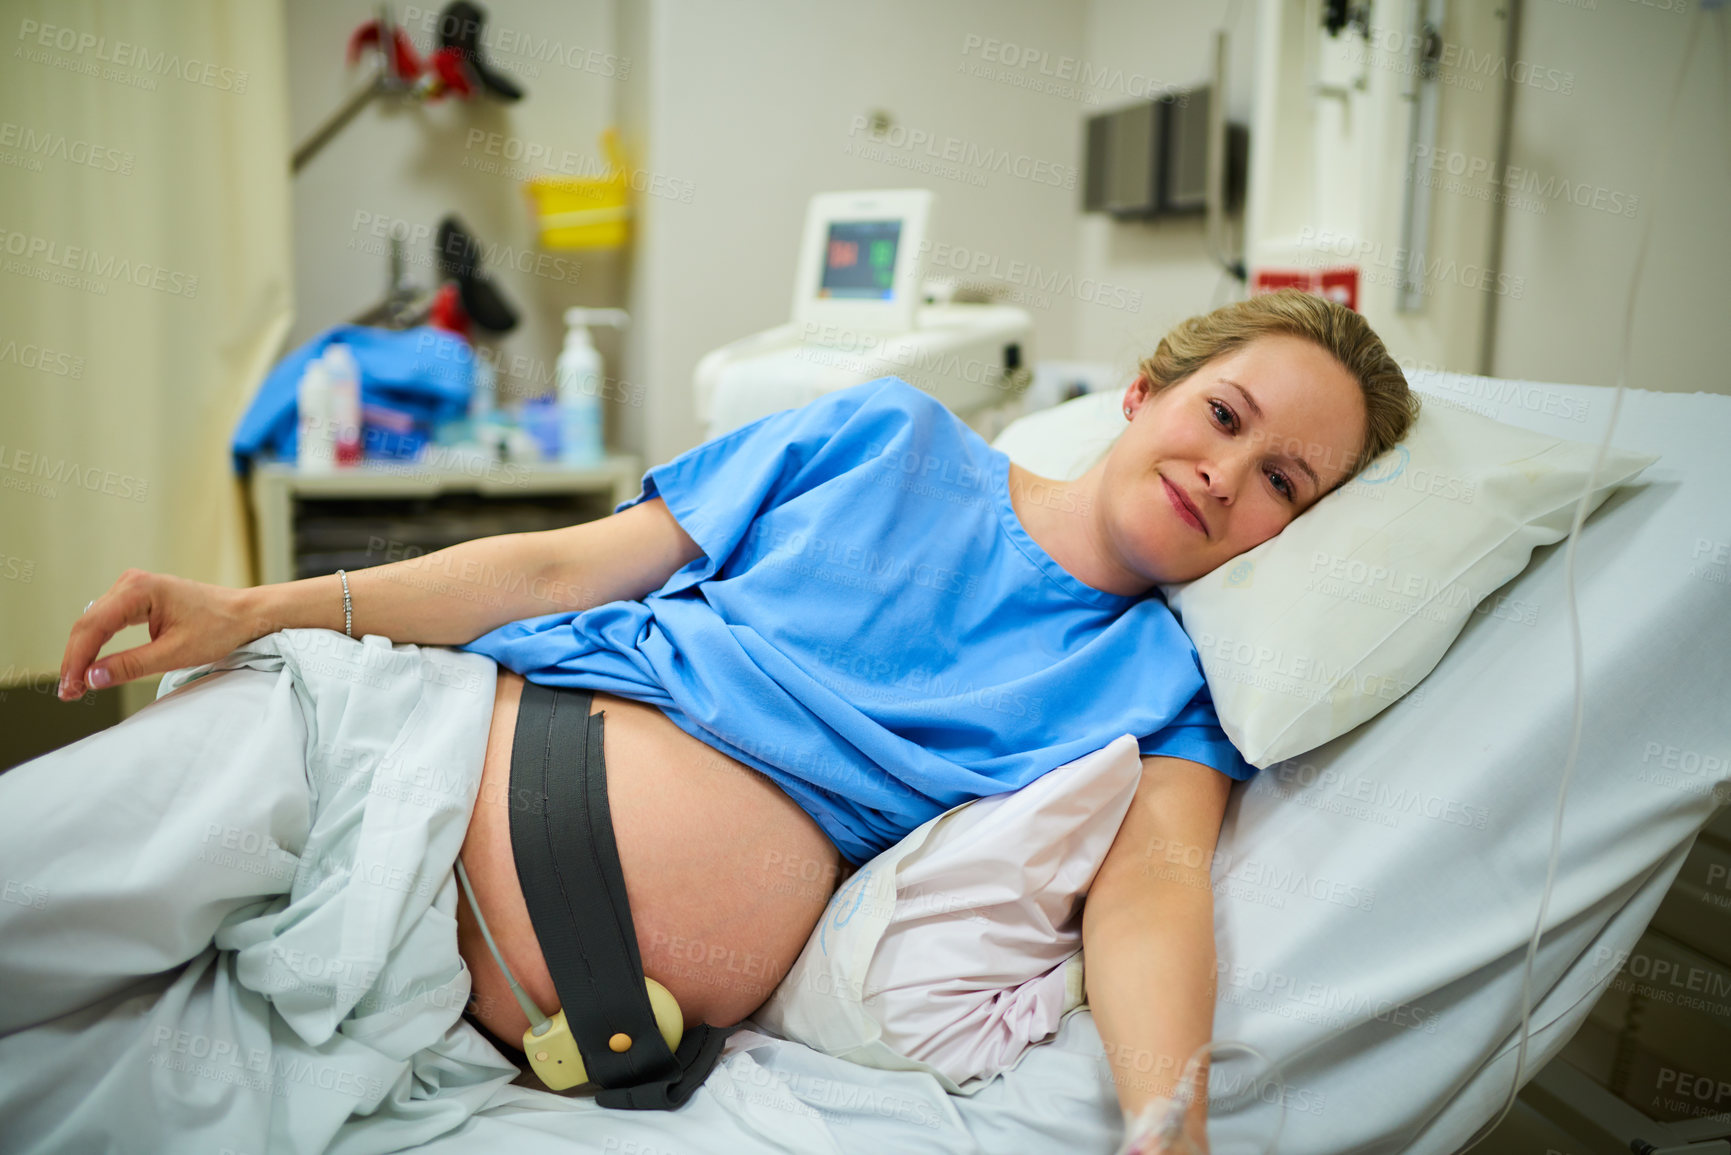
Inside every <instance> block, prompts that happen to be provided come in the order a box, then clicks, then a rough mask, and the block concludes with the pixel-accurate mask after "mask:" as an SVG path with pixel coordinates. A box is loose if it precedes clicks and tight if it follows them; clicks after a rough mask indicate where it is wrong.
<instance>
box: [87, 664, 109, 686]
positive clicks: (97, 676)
mask: <svg viewBox="0 0 1731 1155" xmlns="http://www.w3.org/2000/svg"><path fill="white" fill-rule="evenodd" d="M108 679H109V674H108V671H107V670H105V669H103V668H102V667H101V666H97V667H96V668H95V669H93V670H91V671H90V684H91V685H92V686H95V687H96V688H97V689H98V690H102V689H106V688H107V687H108Z"/></svg>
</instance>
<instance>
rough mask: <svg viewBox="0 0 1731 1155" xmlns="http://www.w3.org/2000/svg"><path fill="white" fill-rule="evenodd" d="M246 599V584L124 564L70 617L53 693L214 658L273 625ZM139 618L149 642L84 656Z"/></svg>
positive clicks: (66, 695)
mask: <svg viewBox="0 0 1731 1155" xmlns="http://www.w3.org/2000/svg"><path fill="white" fill-rule="evenodd" d="M249 605H250V601H249V599H248V598H247V591H246V590H231V589H227V588H224V587H223V586H213V585H206V584H204V583H203V582H195V581H188V580H187V579H185V578H178V577H174V576H172V575H170V574H158V573H146V572H145V571H143V570H137V569H129V570H127V571H126V572H125V573H123V574H121V575H120V580H119V581H117V582H115V583H114V585H113V586H112V587H111V588H110V589H109V591H108V592H107V593H105V594H103V595H102V596H101V597H99V598H97V599H96V600H95V601H94V602H91V603H90V606H89V608H88V609H86V610H85V611H84V613H83V614H82V615H80V617H79V619H78V621H76V622H75V623H73V626H72V635H71V636H70V637H69V638H68V639H67V640H66V653H65V654H64V656H62V657H61V659H60V697H61V699H62V700H64V701H70V700H71V699H73V698H77V697H79V696H81V695H82V694H83V693H84V692H85V686H86V685H88V686H90V687H91V688H92V689H97V690H101V689H106V688H107V687H109V686H118V685H120V684H121V683H122V682H130V681H132V680H134V679H136V678H142V677H145V676H146V675H148V674H162V673H166V672H168V671H169V670H178V669H180V668H182V667H184V666H200V665H203V664H204V663H206V662H214V661H216V660H217V659H218V658H221V657H223V656H224V655H226V654H227V653H229V652H230V651H231V650H233V649H235V648H236V647H237V646H243V645H245V644H246V643H247V642H250V641H252V640H253V639H254V638H257V637H261V636H263V635H264V634H268V633H270V632H271V631H272V629H274V628H275V627H273V626H272V625H271V624H270V623H269V622H266V621H262V620H260V619H259V618H258V617H256V616H255V615H254V614H252V613H251V612H249V610H248V606H249ZM140 622H148V623H150V641H149V642H148V643H146V644H145V645H142V646H135V647H133V648H132V649H130V650H122V651H120V652H119V653H118V654H109V655H108V656H107V657H105V658H103V659H102V660H101V661H100V662H96V663H95V664H94V665H92V664H91V663H92V662H93V661H94V660H95V658H96V655H97V654H99V653H100V652H101V651H102V647H103V646H104V645H105V644H107V642H108V639H110V638H112V637H113V636H114V635H115V634H117V633H119V632H120V631H121V630H123V629H125V628H126V627H127V626H134V625H137V624H138V623H140Z"/></svg>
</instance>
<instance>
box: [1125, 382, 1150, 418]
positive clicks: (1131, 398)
mask: <svg viewBox="0 0 1731 1155" xmlns="http://www.w3.org/2000/svg"><path fill="white" fill-rule="evenodd" d="M1146 400H1148V379H1147V378H1146V377H1144V376H1142V375H1141V374H1140V373H1138V374H1137V375H1136V379H1135V380H1134V381H1131V382H1130V386H1129V388H1127V389H1125V390H1124V417H1125V419H1126V420H1128V419H1131V418H1134V417H1135V416H1136V411H1137V410H1138V409H1140V408H1141V407H1142V403H1143V402H1144V401H1146Z"/></svg>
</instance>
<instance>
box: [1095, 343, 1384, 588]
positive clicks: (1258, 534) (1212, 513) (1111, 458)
mask: <svg viewBox="0 0 1731 1155" xmlns="http://www.w3.org/2000/svg"><path fill="white" fill-rule="evenodd" d="M1124 403H1125V406H1126V407H1127V408H1128V409H1129V410H1130V414H1131V419H1130V425H1129V428H1127V429H1126V430H1125V431H1124V433H1123V434H1122V435H1121V436H1120V437H1119V439H1118V441H1117V443H1116V444H1115V445H1114V446H1113V448H1112V452H1111V453H1110V454H1109V455H1108V457H1107V459H1106V461H1105V474H1104V476H1103V477H1102V479H1101V484H1100V489H1099V494H1100V500H1101V501H1102V503H1103V504H1104V505H1105V531H1106V533H1107V534H1108V536H1109V538H1110V541H1109V543H1108V544H1109V548H1112V549H1113V550H1114V551H1115V552H1116V553H1117V554H1118V556H1119V560H1120V563H1121V564H1123V565H1124V566H1125V567H1126V568H1128V569H1129V570H1131V571H1133V572H1135V573H1138V574H1141V575H1143V576H1145V577H1147V578H1148V579H1149V580H1151V581H1152V582H1154V583H1156V584H1159V583H1176V582H1185V581H1190V580H1191V579H1193V578H1198V577H1201V576H1202V575H1203V574H1205V573H1208V572H1209V571H1210V570H1212V569H1214V568H1215V567H1217V566H1219V565H1221V564H1222V563H1224V562H1226V561H1228V560H1229V559H1231V558H1233V557H1235V556H1237V555H1238V554H1241V553H1243V552H1244V551H1245V550H1247V549H1249V548H1251V547H1252V546H1254V545H1258V544H1260V543H1261V542H1264V541H1267V540H1268V539H1269V538H1271V537H1273V536H1274V535H1275V534H1277V533H1279V532H1280V531H1281V530H1282V529H1284V528H1285V527H1286V525H1287V523H1289V522H1290V521H1291V520H1292V519H1293V518H1295V517H1297V516H1298V515H1299V514H1300V513H1302V512H1303V511H1304V510H1305V509H1307V508H1308V507H1309V506H1311V505H1312V504H1314V503H1315V502H1316V501H1317V500H1318V499H1319V498H1321V497H1322V496H1323V495H1324V494H1326V493H1327V492H1328V491H1329V490H1331V489H1333V488H1334V487H1335V486H1336V485H1337V484H1339V483H1340V482H1341V481H1343V480H1345V478H1346V477H1347V475H1348V473H1349V472H1350V471H1351V467H1352V464H1353V459H1354V457H1355V456H1356V455H1357V453H1358V451H1359V447H1360V445H1361V444H1362V443H1363V437H1364V432H1363V431H1364V422H1365V406H1364V395H1363V392H1362V391H1361V390H1360V388H1359V385H1358V382H1357V381H1356V380H1355V379H1354V378H1353V376H1352V374H1351V373H1349V372H1347V370H1346V368H1345V367H1344V366H1342V365H1341V364H1340V363H1339V362H1338V361H1336V360H1335V359H1334V357H1333V356H1332V355H1331V354H1330V353H1328V352H1327V351H1326V350H1324V349H1322V348H1321V347H1320V346H1318V345H1315V344H1313V343H1312V342H1310V341H1307V340H1304V339H1303V338H1301V337H1291V336H1285V335H1278V336H1267V337H1259V338H1257V339H1256V340H1254V341H1252V342H1251V343H1250V344H1248V345H1246V346H1245V347H1244V348H1242V349H1240V350H1238V351H1237V352H1235V353H1232V354H1228V355H1226V356H1223V357H1216V358H1215V359H1214V360H1213V361H1210V362H1209V363H1208V364H1206V365H1204V366H1203V367H1202V368H1201V369H1199V370H1197V371H1196V372H1195V373H1193V374H1191V375H1190V376H1189V377H1188V378H1186V379H1185V380H1183V381H1180V382H1179V383H1178V384H1176V385H1174V386H1172V387H1171V388H1169V389H1167V390H1165V391H1164V392H1162V393H1158V394H1153V395H1150V393H1149V389H1148V383H1147V382H1146V381H1145V380H1143V379H1142V378H1140V377H1138V378H1137V380H1136V381H1135V382H1134V383H1132V384H1131V386H1130V388H1129V389H1128V390H1127V391H1126V392H1125V394H1124Z"/></svg>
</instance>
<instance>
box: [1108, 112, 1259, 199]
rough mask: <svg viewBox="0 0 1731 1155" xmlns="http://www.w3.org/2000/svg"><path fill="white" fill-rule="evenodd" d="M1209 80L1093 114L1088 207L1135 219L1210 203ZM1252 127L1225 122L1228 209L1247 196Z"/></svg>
mask: <svg viewBox="0 0 1731 1155" xmlns="http://www.w3.org/2000/svg"><path fill="white" fill-rule="evenodd" d="M1209 99H1210V92H1209V89H1208V87H1207V86H1206V85H1204V86H1202V87H1200V88H1193V89H1190V90H1188V91H1186V92H1177V93H1172V94H1171V95H1168V96H1162V97H1160V98H1159V99H1156V100H1146V101H1139V102H1137V103H1136V104H1132V105H1129V106H1127V107H1125V108H1120V109H1115V110H1114V111H1112V112H1103V113H1101V114H1100V115H1098V116H1091V117H1089V118H1088V126H1087V133H1086V144H1085V156H1084V159H1083V163H1082V171H1083V174H1084V177H1083V182H1082V211H1083V212H1090V213H1092V212H1103V213H1110V214H1112V215H1113V216H1115V217H1119V218H1123V219H1133V218H1142V217H1156V216H1165V215H1168V214H1175V213H1200V212H1205V211H1206V210H1207V207H1208V102H1209ZM1249 153H1250V134H1249V132H1248V131H1247V130H1246V129H1245V128H1244V126H1243V125H1240V124H1228V125H1227V126H1226V189H1225V192H1226V205H1225V208H1226V211H1227V212H1233V211H1235V210H1236V209H1237V208H1238V207H1239V205H1241V204H1242V203H1243V201H1244V180H1245V173H1246V170H1247V169H1248V158H1249Z"/></svg>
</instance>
